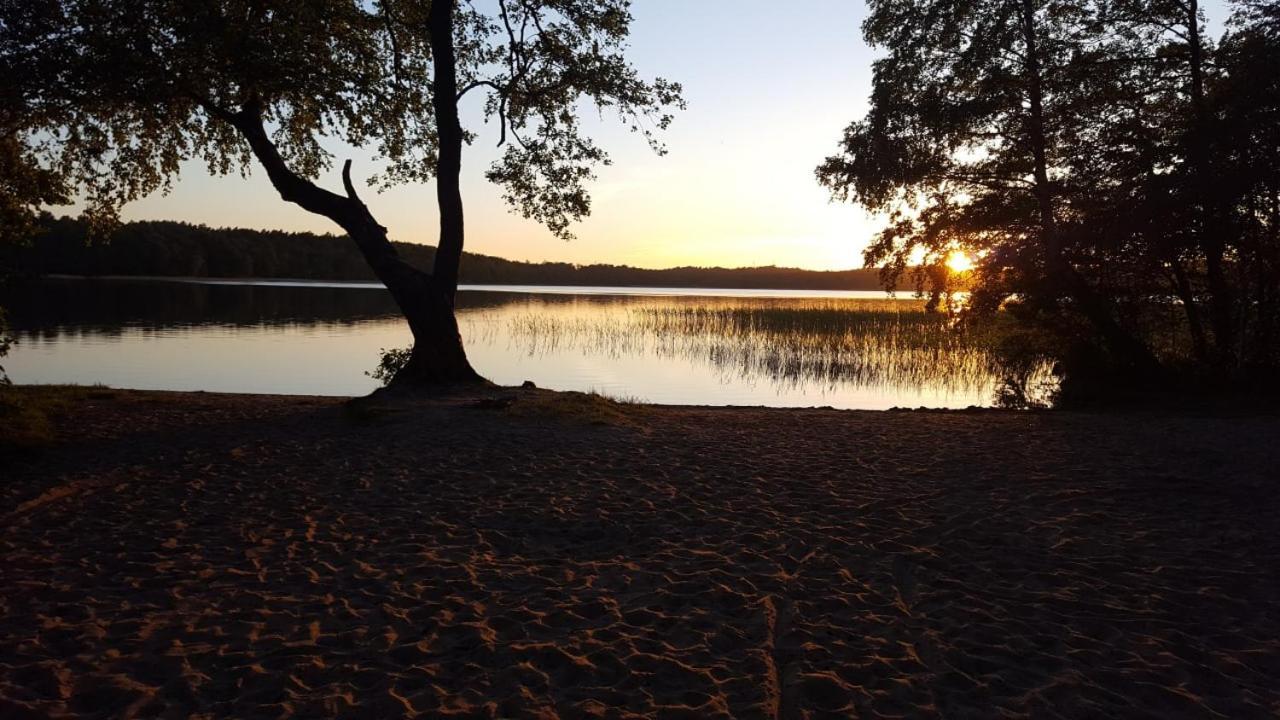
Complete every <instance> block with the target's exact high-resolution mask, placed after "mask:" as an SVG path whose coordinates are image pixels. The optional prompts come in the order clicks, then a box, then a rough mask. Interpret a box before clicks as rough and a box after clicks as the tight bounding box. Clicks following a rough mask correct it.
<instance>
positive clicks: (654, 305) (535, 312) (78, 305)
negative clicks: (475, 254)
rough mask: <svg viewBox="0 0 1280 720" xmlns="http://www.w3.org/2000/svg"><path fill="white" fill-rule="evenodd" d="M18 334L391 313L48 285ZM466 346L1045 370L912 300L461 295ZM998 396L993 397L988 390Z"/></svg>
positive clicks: (365, 300)
mask: <svg viewBox="0 0 1280 720" xmlns="http://www.w3.org/2000/svg"><path fill="white" fill-rule="evenodd" d="M6 299H7V301H8V302H9V303H10V304H11V306H12V308H13V318H14V325H15V328H16V329H17V330H18V334H19V337H20V338H23V337H25V338H32V339H34V338H40V337H45V338H50V339H52V338H58V337H64V338H74V337H80V336H87V335H95V336H108V337H110V336H115V335H120V334H121V333H122V332H124V331H126V330H129V331H136V330H142V331H159V330H165V329H172V328H192V327H202V326H232V327H234V326H255V327H262V326H267V327H289V326H307V325H332V326H339V327H341V326H351V325H356V324H360V323H365V322H372V321H378V322H387V321H398V318H399V313H398V312H397V311H396V307H395V303H394V302H393V301H392V299H391V297H390V295H389V294H388V293H387V292H386V291H384V290H381V289H365V288H344V287H337V288H333V287H308V286H285V287H276V286H261V285H257V286H253V285H207V284H199V283H190V282H172V281H133V280H129V281H125V280H58V281H45V282H41V283H33V284H28V285H25V286H21V287H18V288H15V289H13V290H12V291H11V292H10V293H9V294H8V295H7V298H6ZM459 322H460V324H461V327H462V331H463V337H464V339H465V340H466V342H467V344H468V345H472V346H476V345H488V346H491V347H492V346H496V347H500V348H501V349H502V350H503V351H504V352H509V353H520V354H524V355H530V356H538V355H547V354H553V353H558V352H568V351H574V352H582V353H584V354H588V355H592V356H596V357H609V358H615V359H621V358H626V357H636V358H644V357H659V358H665V359H680V360H686V361H688V360H692V361H694V362H697V363H701V364H703V365H704V366H707V367H710V368H712V369H714V370H716V371H717V372H718V373H719V374H720V375H721V378H722V380H723V381H725V382H735V383H747V384H755V383H757V382H768V383H771V384H773V385H774V386H775V387H777V388H779V389H780V390H788V389H800V388H803V387H812V386H813V385H819V386H825V388H826V389H829V390H834V389H838V388H840V387H862V388H883V389H888V390H900V391H901V390H905V391H916V392H918V391H935V392H941V393H946V394H949V395H953V396H954V395H970V396H973V397H980V398H993V397H995V398H996V400H995V401H996V402H1007V403H1011V404H1015V405H1023V404H1027V403H1028V402H1032V403H1034V402H1035V401H1036V399H1037V398H1042V397H1043V396H1045V395H1046V393H1048V392H1050V391H1051V390H1052V389H1053V387H1054V383H1055V381H1054V379H1053V376H1052V374H1051V373H1050V372H1049V367H1048V364H1047V363H1046V362H1044V361H1041V360H1038V359H1035V358H1031V359H1030V360H1028V359H1027V358H1018V359H1013V358H1008V357H1004V358H1002V357H1000V356H998V355H997V354H996V353H995V352H993V351H992V350H991V349H990V347H989V344H988V343H987V342H986V340H985V339H984V338H983V337H981V336H979V335H977V334H974V333H969V332H965V331H963V330H956V329H952V328H951V327H949V326H948V321H947V318H946V317H945V316H942V315H936V314H932V315H931V314H927V313H924V312H923V311H922V310H921V303H919V302H917V301H912V300H856V299H828V298H822V299H814V298H726V297H696V296H689V297H679V296H658V297H644V296H620V295H552V294H547V295H533V294H528V293H514V292H488V291H474V292H462V293H460V294H459ZM997 394H999V397H997Z"/></svg>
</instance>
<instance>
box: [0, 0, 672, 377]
mask: <svg viewBox="0 0 1280 720" xmlns="http://www.w3.org/2000/svg"><path fill="white" fill-rule="evenodd" d="M0 13H2V15H0V72H2V73H3V75H4V76H5V80H4V81H3V85H2V86H0V87H3V89H4V93H5V98H4V103H5V108H6V113H5V115H6V118H12V121H11V122H10V124H9V126H7V127H5V128H4V131H5V134H6V139H7V140H9V141H10V142H16V143H18V144H19V148H18V150H17V152H19V154H20V156H21V157H23V158H28V159H34V160H35V162H36V164H37V166H38V167H39V168H41V169H42V170H44V171H46V172H52V173H55V174H56V176H57V177H58V178H61V179H63V180H65V181H66V182H67V184H68V185H69V186H70V187H72V188H74V189H75V190H76V191H77V192H78V193H79V194H80V196H81V197H82V198H83V199H84V201H85V204H86V208H87V209H86V214H87V215H88V216H89V217H91V218H93V219H95V220H98V221H102V222H103V223H104V224H109V223H110V221H111V220H112V219H113V218H114V217H115V216H116V213H117V211H118V209H119V208H120V207H121V206H122V205H123V204H125V203H127V202H129V201H131V200H134V199H136V198H139V197H142V196H144V195H147V194H149V193H152V192H155V191H157V190H164V189H167V188H168V187H169V186H170V185H171V183H172V182H173V181H174V179H175V178H176V177H177V175H178V171H179V168H180V166H181V165H182V163H183V162H185V161H188V160H202V161H203V162H204V163H205V164H206V165H207V166H208V169H209V170H210V172H212V173H215V174H227V173H231V172H240V173H242V174H244V173H248V172H249V171H250V169H251V168H252V166H253V165H254V164H255V163H256V164H257V165H258V166H260V167H261V169H262V170H264V171H265V172H266V176H267V177H268V178H269V179H270V181H271V184H272V185H273V186H274V188H275V189H276V190H277V191H278V192H279V193H280V197H281V198H282V199H283V200H285V201H287V202H290V203H293V204H295V205H298V206H299V207H301V208H303V209H304V210H306V211H308V212H312V213H315V214H317V215H322V216H324V217H326V218H328V219H329V220H331V221H333V222H334V223H335V224H337V226H338V227H340V228H341V229H342V230H343V231H344V232H345V233H346V234H347V235H349V236H350V237H351V239H352V240H353V241H354V242H355V243H356V245H357V246H358V247H359V249H360V251H361V253H362V254H363V256H364V258H365V260H366V261H367V262H368V263H369V266H370V267H371V268H372V269H373V271H374V273H375V274H376V275H377V277H378V279H379V280H380V281H381V282H382V283H383V284H385V285H386V287H387V288H388V290H390V292H391V294H392V296H393V297H394V299H395V301H396V303H397V304H398V305H399V307H400V309H401V311H402V312H403V313H404V316H405V318H406V319H407V320H408V324H409V327H410V329H411V331H412V333H413V338H414V347H413V351H412V354H411V356H410V358H409V360H408V362H407V363H406V364H405V366H404V367H403V368H402V369H401V370H400V372H399V373H397V375H396V379H395V382H396V383H397V384H422V383H451V382H469V381H475V380H478V379H479V377H478V375H477V374H476V373H475V371H474V370H473V369H472V368H471V366H470V364H469V362H468V361H467V358H466V353H465V351H464V349H463V346H462V341H461V338H460V336H459V333H458V325H457V321H456V318H455V316H454V296H455V293H456V291H457V286H458V271H459V264H460V261H461V258H462V249H463V241H464V237H465V236H464V225H463V204H462V197H461V192H460V187H459V174H460V171H461V166H462V151H463V147H464V145H466V144H467V143H468V142H470V141H471V140H473V139H474V137H475V136H474V133H473V131H470V130H468V129H467V128H465V127H464V126H463V124H462V122H461V118H460V114H459V105H460V103H462V102H463V100H464V98H467V97H468V96H469V95H472V94H473V93H474V94H477V95H479V94H483V98H482V99H480V100H477V103H478V104H480V105H482V107H483V111H484V115H485V117H486V120H489V119H496V124H497V128H498V134H499V136H500V140H499V143H500V145H503V146H505V149H504V151H503V153H502V155H501V157H500V158H499V159H498V160H497V161H496V162H495V163H494V164H493V166H492V167H490V168H489V170H488V173H487V176H488V178H489V179H490V180H491V181H493V182H495V183H497V184H499V185H500V186H501V187H502V188H503V191H504V196H505V198H506V200H507V201H508V202H509V203H510V204H511V205H512V206H513V207H514V208H515V209H516V210H517V211H518V212H520V213H522V214H523V215H524V216H526V217H529V218H533V219H536V220H538V221H539V222H541V223H542V224H544V225H545V226H547V227H548V228H549V229H550V230H551V231H552V232H554V233H556V234H558V235H561V236H564V237H568V236H569V227H570V225H571V224H572V222H573V221H575V220H578V219H580V218H582V217H583V216H585V215H586V214H588V213H589V211H590V202H589V196H588V194H587V191H586V183H587V182H588V181H589V180H590V179H591V178H592V176H593V169H594V168H595V167H596V166H598V165H601V164H604V163H607V162H608V156H607V154H606V153H605V152H604V151H603V150H602V149H601V148H600V147H599V146H598V145H597V144H596V143H595V142H593V141H592V139H591V138H590V137H589V135H588V134H587V133H586V132H585V130H584V128H583V126H582V125H581V123H580V121H579V119H578V115H577V112H578V110H579V109H580V108H581V107H584V106H589V105H590V104H594V105H595V106H596V107H597V108H599V110H600V111H601V112H602V113H609V114H612V115H616V116H617V117H618V118H619V119H620V120H621V122H623V123H625V124H626V125H628V126H629V127H630V128H632V129H633V130H635V131H637V132H639V133H641V134H642V135H643V136H644V137H645V138H646V139H647V140H648V142H649V143H650V144H651V145H652V146H653V147H654V149H655V150H657V151H659V152H661V151H662V146H661V145H660V143H659V141H658V140H657V138H656V133H657V132H658V131H661V130H662V129H665V128H666V127H667V125H668V123H669V122H670V121H671V114H670V111H671V110H672V109H673V108H677V107H680V106H682V102H683V101H682V99H681V96H680V87H679V85H677V84H675V83H671V82H668V81H665V80H662V79H655V80H645V79H643V78H641V77H640V76H639V75H638V74H637V72H636V71H635V69H634V68H633V67H632V66H631V65H630V64H629V63H628V61H627V60H626V58H625V56H624V51H625V48H626V40H627V37H628V33H629V28H630V23H631V15H630V12H629V0H493V1H492V2H480V1H479V0H476V1H475V2H472V1H471V0H467V1H465V2H461V3H459V2H457V1H456V0H434V1H433V0H375V1H372V2H366V1H362V0H273V1H272V2H267V3H263V2H253V1H250V0H23V1H22V2H4V3H2V4H0ZM333 140H339V141H343V142H345V143H348V144H350V145H354V146H362V147H372V148H374V149H375V150H376V151H377V153H378V155H379V157H380V158H381V159H382V160H383V161H384V162H385V167H384V171H383V172H382V173H381V174H379V175H378V176H377V177H376V178H375V179H374V182H375V183H376V184H378V185H380V186H384V187H385V186H388V185H392V184H396V183H403V182H413V181H418V182H425V181H428V180H434V181H435V188H436V198H437V202H438V204H439V210H440V235H439V243H438V245H437V251H436V256H435V261H434V266H433V268H432V271H431V272H430V273H428V272H425V271H423V270H420V269H418V268H415V267H413V266H411V265H409V264H408V263H406V262H405V261H404V260H403V259H402V258H400V257H399V256H398V255H397V253H396V250H395V248H394V246H393V245H392V244H391V243H390V242H389V241H388V238H387V230H386V228H384V227H383V226H382V225H380V224H379V223H378V221H377V219H376V218H375V217H374V215H373V214H372V213H371V212H370V210H369V208H368V206H367V205H366V204H365V203H364V202H363V201H362V200H361V198H360V197H359V195H358V194H357V192H356V184H355V183H354V182H353V181H352V178H351V163H350V161H349V160H348V161H347V162H346V163H345V164H344V165H343V170H342V177H343V189H342V191H341V192H334V191H332V190H329V189H326V188H323V187H321V186H320V185H319V184H318V183H317V177H318V176H319V174H320V173H321V172H322V171H324V170H325V169H327V168H328V167H329V166H330V163H331V162H332V160H333V158H332V155H331V154H330V152H329V151H328V150H327V149H326V144H327V143H328V142H329V141H333Z"/></svg>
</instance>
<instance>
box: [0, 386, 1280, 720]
mask: <svg viewBox="0 0 1280 720" xmlns="http://www.w3.org/2000/svg"><path fill="white" fill-rule="evenodd" d="M23 391H24V390H23V389H20V390H19V392H23ZM68 393H69V399H68V401H67V402H66V403H65V404H64V405H62V406H61V407H60V408H59V409H56V410H54V411H53V416H54V419H55V426H56V427H58V428H60V432H61V436H60V438H59V439H58V440H56V441H55V444H54V445H52V446H50V447H49V448H48V449H46V450H44V451H39V452H36V453H34V454H26V455H22V456H12V457H8V458H5V459H0V463H3V464H4V467H5V468H6V473H5V474H6V476H7V478H8V481H7V482H6V483H5V484H4V485H3V487H0V494H2V496H3V500H4V502H5V507H6V508H9V510H8V512H6V513H5V522H4V524H3V525H4V530H3V532H2V533H0V543H2V546H3V554H2V556H0V557H2V558H3V559H2V560H0V575H2V576H4V577H5V578H6V582H5V583H3V584H0V607H3V609H4V613H3V614H0V655H3V656H4V657H6V658H10V659H9V660H7V661H6V664H4V665H3V666H0V714H3V715H5V716H6V717H9V716H13V717H27V716H32V717H35V716H49V715H53V716H66V717H93V716H126V715H129V714H131V713H136V714H140V715H148V714H169V715H185V714H190V713H201V714H203V715H204V716H206V717H273V718H274V717H281V716H289V715H293V716H298V717H308V716H316V715H324V716H349V717H368V716H379V717H412V716H414V715H427V716H433V715H440V714H444V713H455V714H458V715H460V716H463V717H495V718H496V717H539V716H540V717H553V716H558V717H583V716H585V717H596V716H599V717H671V716H698V717H758V716H769V715H770V714H771V713H773V714H774V715H777V716H781V717H801V716H808V717H847V716H850V715H853V714H859V715H862V716H871V717H874V716H877V715H907V716H939V715H984V714H993V713H997V712H1002V713H1005V714H1007V715H1009V716H1013V717H1021V716H1043V715H1050V714H1060V715H1063V716H1081V715H1094V716H1106V715H1111V716H1115V715H1123V716H1132V715H1142V714H1151V715H1156V716H1186V715H1196V714H1205V715H1211V714H1214V713H1219V714H1223V715H1226V716H1229V717H1243V718H1248V717H1267V716H1272V715H1274V714H1275V713H1276V712H1278V711H1280V689H1277V688H1276V686H1275V683H1274V679H1275V678H1276V677H1278V676H1280V599H1277V598H1276V597H1275V593H1274V589H1275V587H1277V586H1280V570H1277V568H1280V532H1277V530H1280V527H1278V524H1280V520H1278V519H1277V518H1280V512H1278V511H1280V488H1277V485H1276V479H1277V478H1276V474H1275V470H1274V468H1276V467H1280V449H1277V448H1276V447H1275V443H1274V440H1273V438H1274V437H1277V436H1280V418H1277V417H1274V416H1267V415H1249V416H1238V415H1235V416H1219V415H1213V414H1205V413H1197V412H1189V413H1188V412H1173V411H1152V412H1147V413H1141V414H1132V413H1128V414H1121V415H1103V414H1088V413H1077V412H1062V411H1052V412H1027V411H1011V410H981V411H964V410H960V411H927V412H919V411H911V412H903V411H869V410H824V409H769V408H747V407H735V408H713V407H679V406H649V405H629V404H619V403H615V402H611V401H608V400H604V399H601V398H598V397H593V396H587V395H581V394H571V393H569V394H567V393H553V392H551V391H526V390H520V389H514V388H503V389H491V390H490V391H488V392H487V393H484V394H483V395H482V396H474V395H471V396H467V395H458V396H452V397H435V398H414V399H401V398H386V397H383V398H379V397H376V396H375V397H372V398H364V399H357V400H345V399H336V398H321V397H299V396H269V395H218V394H212V393H177V392H138V391H126V390H112V389H108V388H79V389H76V390H74V391H68ZM774 710H777V712H773V711H774Z"/></svg>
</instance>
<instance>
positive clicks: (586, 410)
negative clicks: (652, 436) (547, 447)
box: [502, 390, 639, 427]
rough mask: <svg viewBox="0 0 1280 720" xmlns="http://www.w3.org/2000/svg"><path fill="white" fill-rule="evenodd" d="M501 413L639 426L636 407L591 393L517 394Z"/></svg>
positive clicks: (541, 392) (545, 392) (523, 416)
mask: <svg viewBox="0 0 1280 720" xmlns="http://www.w3.org/2000/svg"><path fill="white" fill-rule="evenodd" d="M502 410H503V412H504V413H506V414H507V415H510V416H513V417H522V418H551V419H555V420H561V421H569V422H577V423H584V424H588V425H614V426H630V427H634V426H637V425H638V424H639V419H638V417H637V413H638V410H639V407H638V406H637V405H635V404H634V403H630V402H627V401H625V400H615V399H613V398H609V397H606V396H604V395H601V394H599V393H594V392H590V393H584V392H554V391H550V390H535V391H532V392H520V393H518V394H516V395H515V396H513V397H512V398H511V402H510V403H506V404H505V406H504V407H503V408H502Z"/></svg>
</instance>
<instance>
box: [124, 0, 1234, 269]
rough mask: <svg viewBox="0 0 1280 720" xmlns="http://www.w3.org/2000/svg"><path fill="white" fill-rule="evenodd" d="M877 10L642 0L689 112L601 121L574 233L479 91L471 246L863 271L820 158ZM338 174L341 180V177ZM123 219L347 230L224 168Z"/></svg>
mask: <svg viewBox="0 0 1280 720" xmlns="http://www.w3.org/2000/svg"><path fill="white" fill-rule="evenodd" d="M780 8H785V10H781V9H780ZM865 12H866V10H865V7H864V6H863V3H861V2H854V1H851V0H803V1H802V2H794V3H788V4H786V5H785V6H781V5H779V4H778V3H776V2H766V1H764V0H693V1H691V0H636V1H635V2H634V3H633V14H634V16H635V23H634V25H633V32H632V42H631V45H632V51H631V53H630V57H631V58H632V60H633V62H634V64H635V66H636V67H637V69H638V70H639V71H640V72H641V74H642V75H645V76H649V77H652V76H655V75H658V76H663V77H667V78H669V79H672V80H677V81H679V82H681V83H683V85H684V88H685V98H686V99H687V101H688V103H689V107H688V109H687V110H686V111H684V112H682V113H680V114H679V115H678V117H677V119H676V122H675V124H674V125H673V126H672V128H671V131H670V132H669V133H668V134H667V135H666V143H667V147H668V149H669V151H670V152H669V154H668V155H667V156H665V157H657V156H655V155H654V154H653V153H652V152H650V151H649V149H648V147H647V146H646V145H645V144H644V142H643V141H642V139H641V138H639V137H637V136H635V135H632V134H630V133H629V132H627V131H625V130H624V129H623V128H621V127H620V126H618V125H617V124H616V123H613V122H604V123H601V124H600V125H599V130H598V131H597V132H596V134H595V137H596V138H597V139H598V140H599V141H600V144H601V145H602V146H603V147H605V149H606V150H608V151H609V152H610V154H611V155H612V157H613V159H614V165H613V166H612V167H608V168H602V169H601V170H600V172H599V179H598V180H597V181H596V182H595V183H594V184H593V185H592V196H593V199H594V204H593V212H592V217H591V218H589V219H588V220H587V221H586V222H584V223H581V224H580V225H578V226H576V227H575V232H576V234H577V236H578V237H577V239H576V240H573V241H569V242H565V241H563V240H559V239H556V238H554V237H552V236H551V234H550V233H549V232H547V231H546V230H545V229H543V228H541V227H540V226H538V225H537V224H535V223H533V222H530V221H526V220H523V219H521V218H519V217H517V216H514V215H512V214H511V213H510V212H508V209H507V207H506V205H505V204H504V203H503V201H502V199H501V196H500V194H499V191H498V189H497V188H496V187H494V186H492V185H490V184H489V183H488V182H486V181H485V180H484V177H483V173H484V170H485V168H487V167H488V165H489V163H490V161H491V160H492V159H493V158H494V157H496V155H497V152H498V151H497V150H496V148H495V147H494V145H495V143H496V137H497V136H496V132H495V129H494V127H493V126H492V125H490V126H488V127H486V126H485V125H484V124H483V122H482V121H483V118H482V115H481V113H480V112H479V110H480V104H481V102H482V96H480V95H479V94H475V93H473V95H474V97H471V96H468V98H467V99H466V101H464V102H466V103H467V106H466V107H465V108H464V117H463V122H464V124H466V125H467V126H468V127H469V129H472V130H475V131H478V132H480V137H479V139H478V140H477V141H476V143H475V144H473V145H472V146H470V147H468V148H467V149H466V150H465V155H464V159H463V162H464V167H463V193H464V196H463V197H464V201H465V202H466V204H467V207H466V212H467V249H468V250H469V251H471V252H477V253H485V254H489V255H498V256H501V257H505V258H510V259H514V260H532V261H543V260H553V261H565V262H575V263H597V262H603V263H617V264H627V265H635V266H640V267H669V266H673V265H720V266H727V267H737V266H752V265H788V266H795V267H803V268H811V269H820V270H832V269H845V268H851V267H860V266H861V265H862V260H861V252H862V248H863V247H864V245H865V243H866V241H867V239H868V238H869V237H870V235H871V234H872V233H873V232H874V231H875V229H876V226H877V223H876V220H875V218H872V217H868V216H867V215H865V214H864V213H863V212H862V211H860V210H859V209H858V208H856V207H853V206H849V205H840V204H835V203H832V202H831V201H830V200H829V197H828V194H827V193H826V191H824V190H823V189H822V188H821V187H819V186H818V184H817V183H816V182H815V180H814V176H813V169H814V167H815V166H816V165H817V164H818V163H819V162H821V161H822V159H823V158H825V157H826V156H827V155H829V154H831V153H832V152H834V150H835V148H836V142H837V140H838V138H839V136H840V131H841V129H842V128H843V127H844V126H845V125H847V124H848V123H849V122H850V121H851V120H853V119H854V118H856V117H858V116H860V115H861V114H862V113H863V112H864V111H865V109H866V98H867V96H868V94H869V92H870V87H871V61H872V59H873V57H874V54H873V52H872V51H871V50H870V49H869V48H867V47H866V45H864V44H863V42H862V39H861V33H860V27H859V26H860V24H861V22H862V19H863V17H864V15H865ZM1222 14H1223V12H1222V9H1221V6H1220V3H1214V4H1211V5H1210V15H1211V18H1217V17H1220V16H1221V15H1222ZM1213 30H1214V28H1213V27H1211V31H1213ZM333 149H334V151H335V155H336V157H337V159H338V160H339V163H340V161H341V160H342V159H344V158H346V157H351V158H352V159H353V160H354V164H355V171H356V173H357V175H363V176H366V177H367V176H368V175H369V174H371V173H372V171H374V170H375V169H376V165H375V163H374V161H373V160H372V158H371V155H370V153H368V152H364V151H361V150H359V149H351V148H343V147H340V146H337V145H335V146H334V147H333ZM325 182H326V184H327V186H328V187H330V188H333V189H337V188H339V187H341V185H340V181H339V179H338V177H337V175H336V173H335V174H333V175H331V176H329V177H327V178H325ZM364 195H365V198H364V199H365V200H366V202H367V203H368V204H369V205H370V207H371V209H372V210H373V212H374V214H375V215H376V216H377V217H378V218H379V220H380V221H381V222H382V223H383V224H384V225H386V226H387V227H388V228H390V230H391V236H392V238H393V239H396V240H404V241H409V242H422V243H434V242H435V234H436V230H435V223H436V221H437V216H436V211H435V195H434V189H433V188H432V187H431V186H429V185H428V186H403V187H400V188H397V189H395V190H392V191H388V192H385V193H383V194H381V195H379V194H376V193H374V192H373V190H369V191H367V192H366V193H365V194H364ZM125 217H126V218H127V219H166V220H169V219H172V220H185V221H188V222H195V223H204V224H207V225H212V226H223V227H225V226H238V227H256V228H273V229H284V230H310V231H317V232H336V231H337V228H336V227H333V226H332V225H331V224H330V223H329V222H328V221H327V220H324V219H323V218H320V217H317V216H315V215H311V214H309V213H306V212H304V211H303V210H301V209H298V208H296V207H295V206H292V205H288V204H286V203H284V202H283V201H281V200H280V199H279V196H278V195H277V194H276V193H275V192H274V191H273V190H272V189H271V187H270V186H269V184H268V183H267V181H266V178H265V176H264V175H263V174H262V173H261V172H255V173H254V174H253V176H252V177H251V178H250V179H248V180H245V179H242V178H240V177H239V176H231V177H225V178H211V177H209V176H208V175H207V173H206V172H205V170H204V167H203V165H201V164H199V163H192V164H190V165H188V166H186V167H185V168H184V171H183V175H182V179H181V181H180V182H179V183H178V184H177V186H176V188H175V189H174V191H173V192H172V193H170V194H169V195H168V196H160V195H156V196H153V197H149V198H146V199H144V200H142V201H139V202H137V203H134V204H133V205H131V206H130V207H128V208H126V211H125Z"/></svg>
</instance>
